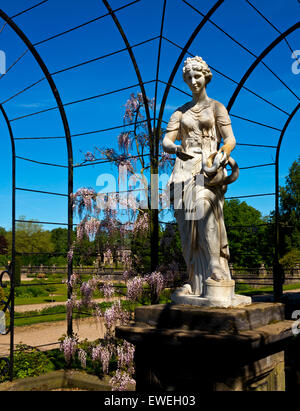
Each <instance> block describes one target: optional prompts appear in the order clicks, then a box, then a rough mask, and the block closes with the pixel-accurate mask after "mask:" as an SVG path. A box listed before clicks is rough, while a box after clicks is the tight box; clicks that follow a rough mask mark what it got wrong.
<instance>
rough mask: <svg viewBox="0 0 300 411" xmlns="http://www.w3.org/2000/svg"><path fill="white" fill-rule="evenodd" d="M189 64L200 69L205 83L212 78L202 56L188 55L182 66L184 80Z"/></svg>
mask: <svg viewBox="0 0 300 411" xmlns="http://www.w3.org/2000/svg"><path fill="white" fill-rule="evenodd" d="M189 66H190V67H191V68H192V67H193V66H196V67H197V69H198V70H199V69H200V71H201V72H202V73H203V74H204V77H205V80H206V84H208V83H209V82H210V80H211V79H212V76H213V75H212V72H211V70H210V68H209V66H208V64H207V63H206V61H204V60H203V58H202V57H199V56H195V57H188V58H187V59H186V60H185V62H184V66H183V70H182V71H183V79H184V80H185V75H186V73H187V72H188V71H189V69H188V67H189Z"/></svg>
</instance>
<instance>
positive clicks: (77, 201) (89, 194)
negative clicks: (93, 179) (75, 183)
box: [71, 187, 97, 216]
mask: <svg viewBox="0 0 300 411" xmlns="http://www.w3.org/2000/svg"><path fill="white" fill-rule="evenodd" d="M71 196H72V199H73V209H74V210H75V211H76V212H77V213H78V215H79V216H82V212H83V211H84V210H85V211H87V212H92V210H93V208H94V206H95V200H96V197H97V193H96V191H95V190H94V189H92V188H86V187H82V188H79V189H78V190H77V191H76V193H73V194H71Z"/></svg>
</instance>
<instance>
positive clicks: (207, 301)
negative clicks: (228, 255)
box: [171, 278, 252, 308]
mask: <svg viewBox="0 0 300 411" xmlns="http://www.w3.org/2000/svg"><path fill="white" fill-rule="evenodd" d="M205 283H206V294H205V297H201V296H200V295H194V294H192V288H191V286H190V285H189V284H186V285H184V286H183V287H181V288H178V289H177V290H176V291H175V292H174V293H173V294H172V295H171V300H172V302H173V303H175V304H179V305H194V306H199V307H219V308H229V307H243V306H246V305H250V304H251V302H252V299H251V297H247V296H245V295H239V294H235V292H234V289H235V282H234V281H233V280H228V281H214V280H212V279H211V278H208V279H207V280H206V281H205Z"/></svg>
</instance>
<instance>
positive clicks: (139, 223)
mask: <svg viewBox="0 0 300 411" xmlns="http://www.w3.org/2000/svg"><path fill="white" fill-rule="evenodd" d="M148 230H149V215H148V213H143V214H141V215H139V216H138V218H137V220H136V222H135V224H134V229H133V232H134V233H135V234H136V233H144V234H146V233H147V231H148Z"/></svg>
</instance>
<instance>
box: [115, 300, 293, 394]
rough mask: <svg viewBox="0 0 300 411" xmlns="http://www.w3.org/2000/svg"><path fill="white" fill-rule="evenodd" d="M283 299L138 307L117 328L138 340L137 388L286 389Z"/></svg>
mask: <svg viewBox="0 0 300 411" xmlns="http://www.w3.org/2000/svg"><path fill="white" fill-rule="evenodd" d="M292 323H293V322H292V321H286V320H284V305H283V304H280V303H254V304H251V305H249V306H247V307H241V308H227V309H223V308H212V307H196V306H187V305H172V304H170V305H154V306H146V307H138V308H137V309H136V311H135V322H134V323H133V324H132V325H131V326H126V327H124V326H123V327H117V329H116V334H117V336H118V337H120V338H125V339H126V340H128V341H130V342H131V343H133V344H135V346H136V354H135V365H136V382H137V385H136V389H137V391H144V392H145V391H178V392H179V391H181V392H183V391H189V392H197V393H199V392H200V393H201V392H207V391H284V390H285V375H284V350H285V346H286V344H287V342H288V341H289V340H290V339H291V337H292V331H291V326H292Z"/></svg>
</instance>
